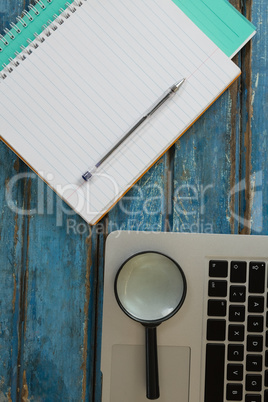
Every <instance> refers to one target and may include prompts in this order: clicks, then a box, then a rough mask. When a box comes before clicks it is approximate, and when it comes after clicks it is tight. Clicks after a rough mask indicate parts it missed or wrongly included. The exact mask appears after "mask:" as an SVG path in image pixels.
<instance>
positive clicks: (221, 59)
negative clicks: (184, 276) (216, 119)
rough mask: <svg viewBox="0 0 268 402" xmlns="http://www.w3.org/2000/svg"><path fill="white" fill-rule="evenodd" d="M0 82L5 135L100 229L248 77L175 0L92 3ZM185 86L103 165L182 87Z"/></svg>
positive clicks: (92, 0)
mask: <svg viewBox="0 0 268 402" xmlns="http://www.w3.org/2000/svg"><path fill="white" fill-rule="evenodd" d="M44 38H45V41H44V42H43V43H40V42H37V43H39V47H38V48H37V49H34V50H33V51H32V54H31V55H29V56H27V57H26V59H25V60H24V61H20V65H19V66H18V67H13V72H11V73H7V78H6V79H4V80H2V81H1V83H0V106H1V109H0V130H1V136H2V137H3V139H4V141H5V142H6V143H7V144H9V145H10V146H11V147H12V148H13V149H14V150H15V152H16V153H18V154H19V155H20V156H21V157H22V158H23V159H24V160H25V161H26V162H27V163H28V164H29V166H31V167H32V168H33V169H34V170H35V171H36V172H37V173H38V174H39V175H40V176H41V177H42V178H43V179H44V180H45V181H46V182H48V183H49V185H50V186H51V187H52V188H53V189H54V190H55V191H56V192H57V193H58V194H59V195H60V196H61V197H63V199H64V200H65V201H67V202H68V203H69V204H70V205H71V206H72V207H73V208H74V209H75V211H76V212H77V213H79V214H80V215H81V216H82V217H83V218H84V219H85V220H86V221H87V222H89V223H95V222H96V221H97V220H98V219H100V217H101V216H103V215H104V214H105V212H106V211H107V210H108V209H109V208H110V207H111V206H112V205H113V204H114V203H115V202H116V201H117V200H118V199H119V198H120V197H121V196H122V195H123V194H124V193H125V192H126V191H127V189H129V188H130V187H131V185H133V183H134V182H136V181H137V180H138V178H139V177H140V176H141V175H142V174H143V173H144V172H145V171H146V170H147V169H148V168H149V167H150V166H151V165H152V164H153V163H154V162H155V161H156V160H157V159H158V158H159V157H160V156H161V155H162V154H163V153H164V151H165V150H166V149H167V148H168V147H170V146H171V145H172V144H173V143H174V141H175V140H176V139H177V138H178V137H179V136H180V135H181V134H182V133H183V132H184V131H185V130H186V129H187V127H189V126H190V125H191V124H192V123H193V122H194V121H195V120H196V119H197V118H198V116H199V115H200V114H201V113H202V112H203V111H204V110H205V109H206V108H207V107H208V106H209V105H210V104H211V103H212V102H213V101H214V100H215V99H216V98H217V97H218V96H219V95H220V94H221V93H222V92H223V91H224V89H225V88H226V87H227V86H228V85H230V83H231V82H232V81H233V80H234V79H235V78H236V77H237V76H238V75H239V74H240V70H239V69H238V68H237V66H236V65H235V64H234V63H233V62H232V61H230V60H229V59H228V58H227V56H225V55H224V53H223V52H222V51H221V50H220V49H219V48H218V47H217V46H216V45H215V44H214V43H213V42H212V41H211V40H209V39H208V38H207V37H206V36H205V35H204V34H203V33H202V31H200V30H199V29H198V28H197V27H196V26H195V25H194V24H193V23H192V21H191V20H190V19H189V18H188V17H186V15H185V14H184V13H183V12H182V11H181V10H180V9H179V8H178V7H177V6H176V5H175V4H174V3H173V2H172V1H171V0H135V2H133V1H132V0H90V1H84V2H83V3H82V5H81V6H80V7H76V11H75V12H73V13H72V12H70V17H69V18H67V19H66V20H65V22H64V23H63V24H62V25H59V26H58V29H57V30H55V31H53V32H52V34H51V35H50V36H49V37H46V36H44ZM182 78H186V82H185V83H184V84H183V86H182V87H181V89H180V90H179V91H178V92H177V93H176V94H175V95H174V96H173V97H172V99H170V100H168V101H167V102H166V103H165V104H164V105H163V106H162V107H161V109H159V110H158V111H157V112H156V113H155V114H154V115H153V117H152V118H151V119H149V121H148V122H147V123H146V124H144V125H143V126H142V127H140V128H139V129H138V130H137V131H135V133H133V134H132V136H131V137H130V138H129V139H128V140H126V141H125V142H124V143H123V144H122V145H121V146H120V147H119V149H118V150H116V151H115V152H114V153H113V154H112V155H111V157H110V158H109V159H108V160H107V161H106V162H105V163H103V165H101V167H100V168H99V169H98V171H97V173H96V174H95V175H94V176H93V177H92V179H91V180H90V181H88V182H84V181H83V179H82V178H81V175H82V174H83V173H85V172H86V171H87V170H88V169H89V168H90V167H92V166H94V165H95V164H96V163H97V162H98V161H99V159H100V158H101V157H102V156H103V155H104V154H105V153H106V152H107V150H109V149H110V148H111V147H112V146H113V145H114V144H115V143H116V142H117V141H118V140H119V139H120V138H121V137H122V136H123V135H124V133H125V132H126V131H127V130H128V129H129V128H130V127H131V126H132V125H133V124H134V123H135V122H136V121H137V120H138V119H139V118H140V117H141V116H142V115H143V113H144V112H145V111H146V110H148V109H149V108H150V107H151V105H152V104H153V103H154V102H155V101H156V100H157V99H158V98H159V97H160V96H161V95H162V94H163V92H164V91H165V90H167V89H168V88H169V87H170V86H171V85H173V84H174V83H175V82H177V81H179V80H180V79H182Z"/></svg>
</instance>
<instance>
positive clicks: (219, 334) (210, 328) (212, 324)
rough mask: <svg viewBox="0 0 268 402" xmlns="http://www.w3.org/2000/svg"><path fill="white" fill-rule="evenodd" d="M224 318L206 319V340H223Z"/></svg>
mask: <svg viewBox="0 0 268 402" xmlns="http://www.w3.org/2000/svg"><path fill="white" fill-rule="evenodd" d="M225 328H226V321H225V320H212V319H209V320H208V321H207V340H208V341H224V340H225Z"/></svg>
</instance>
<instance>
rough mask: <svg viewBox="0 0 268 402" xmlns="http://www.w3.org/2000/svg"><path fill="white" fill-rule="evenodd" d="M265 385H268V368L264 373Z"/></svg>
mask: <svg viewBox="0 0 268 402" xmlns="http://www.w3.org/2000/svg"><path fill="white" fill-rule="evenodd" d="M264 386H265V387H268V370H265V373H264Z"/></svg>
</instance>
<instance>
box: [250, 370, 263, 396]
mask: <svg viewBox="0 0 268 402" xmlns="http://www.w3.org/2000/svg"><path fill="white" fill-rule="evenodd" d="M261 383H262V376H261V375H260V374H247V375H246V391H253V392H258V391H261V388H262V387H261Z"/></svg>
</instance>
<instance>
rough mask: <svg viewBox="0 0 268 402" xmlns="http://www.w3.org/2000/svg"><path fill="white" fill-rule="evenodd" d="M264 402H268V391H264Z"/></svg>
mask: <svg viewBox="0 0 268 402" xmlns="http://www.w3.org/2000/svg"><path fill="white" fill-rule="evenodd" d="M263 402H268V390H267V389H266V390H265V391H264V401H263Z"/></svg>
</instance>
